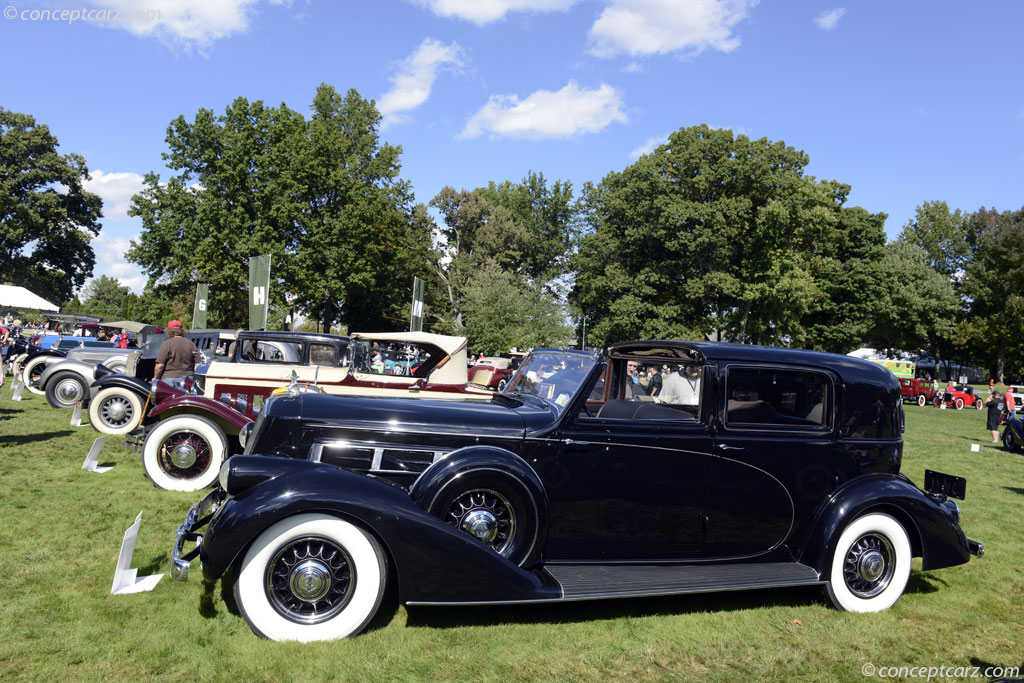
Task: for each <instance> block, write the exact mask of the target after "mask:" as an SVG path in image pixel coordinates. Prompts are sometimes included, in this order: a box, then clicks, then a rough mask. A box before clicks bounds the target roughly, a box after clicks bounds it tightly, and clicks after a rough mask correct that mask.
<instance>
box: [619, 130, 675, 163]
mask: <svg viewBox="0 0 1024 683" xmlns="http://www.w3.org/2000/svg"><path fill="white" fill-rule="evenodd" d="M666 142H668V134H665V135H655V136H654V137H650V138H647V139H646V140H644V144H642V145H640V146H639V147H637V148H636V149H634V150H633V151H632V152H630V153H629V159H630V161H636V160H637V159H639V158H640V157H642V156H643V155H645V154H650V153H651V152H653V151H654V150H655V149H657V148H658V147H659V146H661V145H664V144H665V143H666Z"/></svg>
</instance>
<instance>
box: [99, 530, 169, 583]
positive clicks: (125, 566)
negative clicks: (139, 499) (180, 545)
mask: <svg viewBox="0 0 1024 683" xmlns="http://www.w3.org/2000/svg"><path fill="white" fill-rule="evenodd" d="M141 525H142V513H141V512H140V513H139V516H138V517H136V518H135V523H134V524H132V525H131V526H130V527H128V530H127V531H125V532H124V540H122V541H121V553H120V554H119V555H118V556H117V567H115V568H114V583H113V584H112V585H111V587H110V594H111V595H126V594H128V593H143V592H145V591H151V590H153V589H154V588H156V584H158V583H159V582H160V579H162V578H164V575H163V574H153V575H152V576H143V577H141V578H140V577H137V576H136V574H137V573H138V571H139V570H138V569H131V564H132V553H134V552H135V541H136V539H137V538H138V537H139V527H140V526H141Z"/></svg>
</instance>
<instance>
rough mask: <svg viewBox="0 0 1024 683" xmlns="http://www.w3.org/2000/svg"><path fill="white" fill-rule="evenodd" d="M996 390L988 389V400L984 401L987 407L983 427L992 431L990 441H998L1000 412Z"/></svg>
mask: <svg viewBox="0 0 1024 683" xmlns="http://www.w3.org/2000/svg"><path fill="white" fill-rule="evenodd" d="M999 398H1000V396H999V392H998V391H990V392H989V394H988V400H987V401H985V406H986V407H987V408H988V420H987V422H986V424H985V429H987V430H989V431H990V432H992V443H999V418H1000V417H1001V415H1000V413H1001V412H1002V411H1001V410H1000V403H1001V402H1000V400H999Z"/></svg>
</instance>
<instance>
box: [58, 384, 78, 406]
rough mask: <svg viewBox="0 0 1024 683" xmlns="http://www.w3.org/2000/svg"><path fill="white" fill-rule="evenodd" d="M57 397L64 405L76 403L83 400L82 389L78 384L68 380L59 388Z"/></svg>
mask: <svg viewBox="0 0 1024 683" xmlns="http://www.w3.org/2000/svg"><path fill="white" fill-rule="evenodd" d="M57 396H58V397H59V398H60V400H61V401H63V402H64V403H76V402H78V401H79V400H81V398H82V389H81V387H80V386H79V384H78V382H76V381H74V380H67V381H64V382H61V383H60V386H58V387H57Z"/></svg>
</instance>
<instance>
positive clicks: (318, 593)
mask: <svg viewBox="0 0 1024 683" xmlns="http://www.w3.org/2000/svg"><path fill="white" fill-rule="evenodd" d="M288 586H289V587H290V588H291V591H292V594H293V595H294V596H295V597H297V598H298V599H299V600H302V601H304V602H316V601H317V600H320V599H321V598H323V597H324V596H325V595H327V592H328V591H330V590H331V570H330V568H328V567H327V565H326V564H324V563H323V562H320V561H319V560H304V561H303V562H300V563H299V564H298V565H296V566H295V567H294V568H293V569H292V571H291V578H289V579H288Z"/></svg>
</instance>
